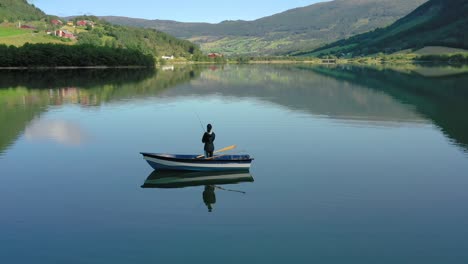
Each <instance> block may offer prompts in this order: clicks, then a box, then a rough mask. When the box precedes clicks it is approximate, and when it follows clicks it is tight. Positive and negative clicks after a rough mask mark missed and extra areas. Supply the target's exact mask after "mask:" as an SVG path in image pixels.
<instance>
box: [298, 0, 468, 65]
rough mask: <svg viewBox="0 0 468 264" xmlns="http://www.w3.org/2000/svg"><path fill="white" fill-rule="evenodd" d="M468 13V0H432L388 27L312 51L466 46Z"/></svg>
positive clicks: (353, 52)
mask: <svg viewBox="0 0 468 264" xmlns="http://www.w3.org/2000/svg"><path fill="white" fill-rule="evenodd" d="M467 14H468V1H466V0H430V1H428V2H427V3H425V4H424V5H422V6H420V7H419V8H417V9H416V10H414V11H413V12H412V13H410V14H409V15H407V16H405V17H404V18H401V19H400V20H398V21H397V22H395V23H394V24H392V25H391V26H389V27H387V28H384V29H378V30H375V31H372V32H369V33H365V34H361V35H357V36H354V37H351V38H349V39H344V40H340V41H337V42H334V43H331V44H329V45H326V46H324V47H322V48H319V49H316V50H314V51H313V52H312V54H313V55H325V54H333V55H340V54H348V53H349V54H350V55H353V56H358V55H368V54H373V53H377V52H385V53H393V52H396V51H400V50H405V49H419V48H422V47H424V46H446V47H452V48H464V49H467V48H468V16H467ZM299 54H301V53H299ZM302 54H303V55H305V54H307V53H302Z"/></svg>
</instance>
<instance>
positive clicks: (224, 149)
mask: <svg viewBox="0 0 468 264" xmlns="http://www.w3.org/2000/svg"><path fill="white" fill-rule="evenodd" d="M235 148H236V145H231V146H229V147H225V148H222V149H219V150H216V151H214V152H213V154H214V153H219V152H223V151H228V150H231V149H235ZM203 157H205V155H200V156H197V159H199V158H203Z"/></svg>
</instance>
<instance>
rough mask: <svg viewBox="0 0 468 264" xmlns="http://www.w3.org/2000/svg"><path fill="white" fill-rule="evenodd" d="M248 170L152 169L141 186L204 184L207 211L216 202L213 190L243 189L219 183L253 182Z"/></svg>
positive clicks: (159, 186)
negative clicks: (225, 186)
mask: <svg viewBox="0 0 468 264" xmlns="http://www.w3.org/2000/svg"><path fill="white" fill-rule="evenodd" d="M253 181H254V179H253V177H252V175H251V174H250V172H249V171H248V170H245V171H224V172H223V171H217V172H187V171H156V170H155V171H153V172H152V173H151V174H150V175H149V176H148V178H146V180H145V182H144V183H143V185H142V186H141V188H185V187H194V186H204V190H203V202H204V203H205V205H206V207H207V208H208V212H211V211H212V210H213V205H214V204H215V203H216V194H215V190H223V191H229V192H237V193H243V194H245V192H244V191H240V190H234V189H228V188H224V187H222V186H221V185H227V184H237V183H242V182H253Z"/></svg>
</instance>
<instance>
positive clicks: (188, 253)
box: [0, 65, 468, 264]
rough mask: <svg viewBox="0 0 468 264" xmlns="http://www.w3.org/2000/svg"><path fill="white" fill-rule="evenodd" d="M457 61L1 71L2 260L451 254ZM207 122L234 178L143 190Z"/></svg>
mask: <svg viewBox="0 0 468 264" xmlns="http://www.w3.org/2000/svg"><path fill="white" fill-rule="evenodd" d="M464 72H466V71H465V70H464V69H459V68H451V67H441V68H427V67H426V68H424V67H423V68H417V67H410V68H402V69H388V68H380V69H375V68H357V67H350V66H347V67H312V66H307V65H289V66H285V65H264V66H263V65H261V66H250V65H245V66H244V65H231V66H210V67H199V66H187V67H172V66H165V67H164V68H163V69H160V70H157V71H154V70H148V71H147V70H87V71H82V70H72V71H70V70H57V71H51V72H43V71H10V72H5V71H3V72H0V263H113V264H116V263H360V264H362V263H425V264H427V263H467V262H468V239H467V237H468V205H467V204H468V191H467V189H468V188H467V187H468V117H467V116H466V115H467V113H468V86H467V83H468V74H467V73H464ZM199 119H200V120H199ZM200 123H202V124H203V125H201V124H200ZM207 123H211V124H213V130H214V132H215V133H216V135H217V137H216V141H215V146H216V148H217V149H219V148H222V147H226V146H229V145H232V144H236V145H237V148H236V149H235V151H233V152H231V153H241V154H250V155H252V156H253V157H254V158H255V160H254V161H253V164H252V168H251V170H250V175H249V174H247V176H246V177H247V178H249V179H247V178H246V179H245V180H239V182H237V183H235V182H231V183H230V184H226V182H217V181H214V182H210V183H209V184H210V185H211V187H213V185H214V186H216V187H215V188H214V190H213V189H212V190H211V191H210V194H211V196H210V197H211V198H210V199H211V200H210V201H208V202H207V201H206V200H204V194H203V193H204V191H205V188H207V187H205V185H207V184H208V183H206V182H198V183H194V184H192V185H195V186H187V187H185V188H182V187H184V185H183V184H182V185H180V186H172V187H180V188H142V185H144V184H145V181H146V183H149V182H151V180H152V179H154V178H156V179H157V178H158V177H162V176H161V175H159V174H158V173H156V174H154V173H153V175H152V177H149V176H150V174H151V173H152V169H151V167H150V166H149V165H148V164H147V163H146V162H145V161H144V160H143V159H142V157H141V155H140V154H139V152H158V153H180V154H183V153H188V154H194V153H202V149H203V146H202V143H201V136H202V133H203V131H202V127H201V126H205V125H206V124H207ZM176 176H177V177H179V178H180V179H183V177H186V175H182V174H181V175H176ZM148 177H149V178H148ZM250 177H251V178H250ZM147 178H148V179H147ZM153 187H157V186H153ZM244 192H245V193H244ZM214 198H215V200H216V201H214ZM208 206H210V207H212V208H213V209H212V211H211V212H209V210H208Z"/></svg>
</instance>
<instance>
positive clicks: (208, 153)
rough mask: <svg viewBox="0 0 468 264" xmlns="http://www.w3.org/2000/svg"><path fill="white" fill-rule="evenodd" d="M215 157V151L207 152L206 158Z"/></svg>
mask: <svg viewBox="0 0 468 264" xmlns="http://www.w3.org/2000/svg"><path fill="white" fill-rule="evenodd" d="M209 157H213V151H206V150H205V158H209Z"/></svg>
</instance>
